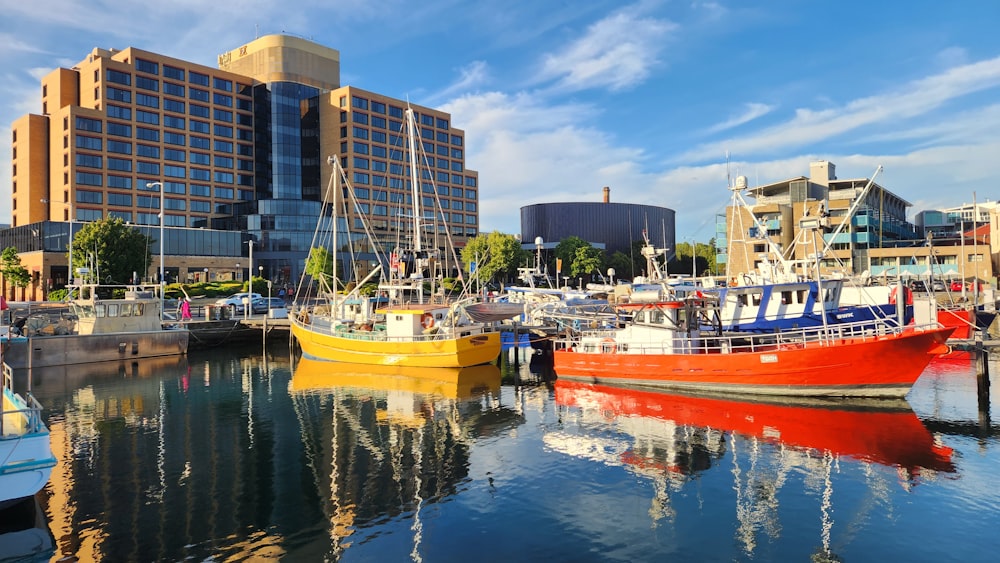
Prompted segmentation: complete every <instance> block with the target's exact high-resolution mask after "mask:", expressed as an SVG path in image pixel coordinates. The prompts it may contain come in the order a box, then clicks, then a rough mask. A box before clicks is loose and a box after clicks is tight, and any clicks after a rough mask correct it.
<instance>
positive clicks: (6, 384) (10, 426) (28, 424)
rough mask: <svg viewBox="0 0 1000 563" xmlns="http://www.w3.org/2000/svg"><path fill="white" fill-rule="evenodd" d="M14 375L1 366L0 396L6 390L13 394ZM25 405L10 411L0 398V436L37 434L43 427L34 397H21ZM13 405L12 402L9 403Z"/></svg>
mask: <svg viewBox="0 0 1000 563" xmlns="http://www.w3.org/2000/svg"><path fill="white" fill-rule="evenodd" d="M13 383H14V375H13V370H11V368H10V366H8V365H7V364H6V363H4V364H3V392H2V393H0V395H3V394H6V392H7V390H9V391H10V393H11V394H14V386H13ZM22 399H23V400H24V403H25V407H24V408H20V409H10V408H8V406H7V405H8V401H6V400H3V397H2V396H0V436H4V435H6V434H8V433H12V434H24V433H30V432H38V431H39V430H41V429H42V428H44V425H43V423H42V405H41V403H39V402H38V400H37V399H35V396H34V395H32V394H31V393H25V394H24V396H23V397H22ZM11 405H13V402H11Z"/></svg>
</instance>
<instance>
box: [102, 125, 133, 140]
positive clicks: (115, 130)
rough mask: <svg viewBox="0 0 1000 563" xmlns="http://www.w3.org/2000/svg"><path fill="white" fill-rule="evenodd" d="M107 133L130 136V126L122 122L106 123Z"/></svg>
mask: <svg viewBox="0 0 1000 563" xmlns="http://www.w3.org/2000/svg"><path fill="white" fill-rule="evenodd" d="M108 135H115V136H117V137H129V138H131V137H132V126H131V125H124V124H122V123H108Z"/></svg>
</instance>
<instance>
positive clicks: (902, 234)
mask: <svg viewBox="0 0 1000 563" xmlns="http://www.w3.org/2000/svg"><path fill="white" fill-rule="evenodd" d="M869 184H871V186H870V188H869V189H868V191H867V193H865V191H864V190H865V188H866V187H868V186H869ZM746 195H747V196H748V197H750V198H752V199H753V200H754V201H755V203H754V204H753V205H751V206H750V207H749V208H745V207H741V206H735V205H731V206H730V207H729V208H727V211H726V233H727V236H726V240H727V243H728V253H727V254H726V255H725V256H724V257H723V258H722V260H725V261H726V263H727V265H728V269H729V271H730V272H733V273H734V274H738V273H741V272H747V271H752V270H754V269H755V268H756V266H757V264H759V263H760V261H761V260H762V254H765V253H768V252H770V251H771V248H770V247H769V245H770V243H768V242H767V241H768V240H770V241H771V242H772V243H774V244H775V245H776V246H777V247H778V248H779V249H780V250H781V252H782V254H783V255H784V257H785V258H786V259H788V260H806V259H807V258H808V256H809V255H810V254H814V253H815V252H816V251H817V250H821V248H813V246H812V244H811V239H808V237H806V236H804V235H802V233H801V232H800V220H801V219H802V218H804V217H808V216H812V217H822V218H823V219H824V222H825V223H826V225H827V228H826V229H825V230H824V233H823V238H822V240H820V241H818V244H819V245H821V246H822V245H824V244H827V245H829V251H828V252H827V253H826V254H825V261H824V266H827V267H829V268H830V269H833V270H836V271H842V268H841V266H840V264H844V265H846V267H847V269H848V270H849V271H853V272H854V273H861V272H863V271H864V270H865V269H867V268H868V265H869V259H868V254H869V251H870V250H872V249H878V248H883V247H896V246H901V245H907V244H910V243H911V241H915V240H917V239H919V237H918V235H917V234H916V232H915V231H914V228H913V225H912V224H910V223H909V222H908V221H907V220H906V208H907V207H909V206H910V205H911V204H910V203H909V202H907V201H906V200H904V199H902V198H900V197H899V196H897V195H895V194H894V193H892V192H890V191H889V190H886V189H885V188H883V187H882V186H880V185H878V183H876V182H875V181H874V178H871V179H870V178H852V179H838V178H837V176H836V167H835V165H834V164H833V163H830V162H826V161H815V162H812V163H810V166H809V176H808V177H806V176H800V177H796V178H789V179H787V180H782V181H779V182H773V183H770V184H766V185H762V186H757V187H748V188H747V189H746Z"/></svg>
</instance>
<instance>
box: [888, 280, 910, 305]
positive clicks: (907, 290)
mask: <svg viewBox="0 0 1000 563" xmlns="http://www.w3.org/2000/svg"><path fill="white" fill-rule="evenodd" d="M898 287H899V286H893V287H892V291H891V292H889V304H890V305H895V304H896V291H897V289H898ZM903 298H904V299H903V303H904V304H906V305H913V290H911V289H910V288H908V287H906V286H905V285H904V286H903Z"/></svg>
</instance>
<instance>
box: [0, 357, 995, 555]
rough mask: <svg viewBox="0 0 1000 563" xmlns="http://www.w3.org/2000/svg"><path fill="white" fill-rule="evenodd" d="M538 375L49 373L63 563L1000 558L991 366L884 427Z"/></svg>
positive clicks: (930, 377)
mask: <svg viewBox="0 0 1000 563" xmlns="http://www.w3.org/2000/svg"><path fill="white" fill-rule="evenodd" d="M522 358H523V356H522ZM533 360H536V361H533V362H531V363H529V364H521V365H519V366H517V367H515V366H513V365H511V364H512V362H508V361H505V362H504V363H503V365H502V367H501V368H497V367H494V366H485V367H482V366H481V367H479V368H473V369H466V370H461V371H454V370H429V371H420V372H412V373H407V374H405V375H400V374H395V373H375V372H373V370H372V369H370V368H357V369H354V370H343V369H340V370H338V369H336V368H335V367H334V366H333V365H331V364H322V363H319V364H317V363H313V362H295V363H294V365H293V362H292V360H291V357H290V354H289V353H288V351H287V347H286V346H278V347H269V348H268V349H267V351H266V353H264V352H262V349H261V347H257V348H246V349H235V350H231V349H218V350H212V351H208V352H192V353H191V354H190V355H189V356H188V357H186V358H172V359H169V360H153V361H142V362H138V363H128V364H123V365H117V364H115V365H93V366H86V367H74V368H71V369H61V370H52V371H45V372H36V374H35V377H34V392H35V394H36V396H37V397H38V398H39V399H40V401H41V402H42V404H43V405H44V406H45V407H46V414H47V417H48V422H49V427H50V429H51V433H52V445H53V449H54V450H55V454H56V457H57V458H59V460H60V463H59V465H58V466H57V467H56V469H55V471H54V472H53V474H52V479H51V481H50V483H49V484H48V485H47V486H46V488H45V489H44V491H43V492H42V493H40V494H39V496H38V503H39V505H40V507H41V509H42V511H43V512H44V515H45V523H46V524H47V526H48V529H49V530H50V531H51V534H52V537H53V538H54V540H55V541H54V550H53V551H50V552H48V553H42V554H40V557H41V558H42V559H49V558H51V559H52V560H57V559H63V560H72V558H78V559H79V560H84V561H90V560H96V561H179V560H186V559H191V560H205V559H212V560H220V561H222V560H225V561H229V560H260V559H272V558H273V559H285V560H290V561H337V560H339V561H407V560H413V561H425V562H437V561H469V560H478V561H691V560H697V561H810V560H813V561H822V560H842V561H884V560H893V561H895V560H902V561H906V560H908V561H996V560H997V558H998V553H1000V533H998V530H1000V487H998V486H997V484H996V483H997V479H998V478H1000V443H998V442H1000V440H998V436H1000V425H998V424H997V423H995V422H993V421H992V420H991V418H990V410H989V409H990V406H991V405H992V406H993V407H994V408H995V407H996V405H997V404H998V403H997V397H998V392H997V391H996V390H995V389H996V388H997V387H998V386H994V391H992V397H984V398H982V399H981V398H980V397H979V394H978V393H977V380H976V375H975V365H974V362H973V361H972V360H970V359H957V360H949V361H940V362H937V363H935V364H933V365H932V366H931V367H930V368H929V369H928V370H927V372H925V374H924V375H923V377H922V378H921V379H920V381H919V382H918V384H917V386H916V387H915V388H914V390H913V391H912V392H911V393H910V395H909V397H908V401H906V402H897V403H885V402H879V403H876V405H877V406H875V407H872V405H870V404H860V403H857V402H850V403H840V402H836V403H833V404H810V405H801V404H792V405H789V404H766V403H745V402H743V403H741V402H736V401H727V400H721V399H710V398H699V397H685V396H678V395H669V394H664V393H654V392H640V391H630V390H623V389H616V388H611V387H597V386H587V385H580V384H567V383H564V382H561V381H553V378H551V377H550V376H549V375H547V374H546V370H545V369H544V367H542V366H541V365H537V366H536V365H533V364H535V363H539V362H537V357H536V358H533ZM990 367H991V369H992V371H993V372H994V373H997V371H998V370H1000V366H998V365H994V364H991V365H990ZM21 383H22V384H23V383H24V381H23V375H22V379H21ZM2 544H3V539H2V536H0V546H2Z"/></svg>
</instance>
